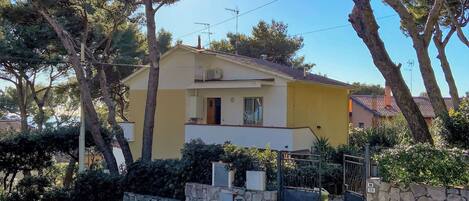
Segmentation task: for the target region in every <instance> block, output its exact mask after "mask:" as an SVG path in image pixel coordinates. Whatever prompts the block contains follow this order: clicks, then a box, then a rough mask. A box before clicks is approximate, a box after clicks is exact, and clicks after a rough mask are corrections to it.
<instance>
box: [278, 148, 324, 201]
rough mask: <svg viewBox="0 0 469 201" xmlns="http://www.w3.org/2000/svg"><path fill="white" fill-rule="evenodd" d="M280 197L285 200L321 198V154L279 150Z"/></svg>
mask: <svg viewBox="0 0 469 201" xmlns="http://www.w3.org/2000/svg"><path fill="white" fill-rule="evenodd" d="M277 163H278V164H277V166H278V171H277V173H278V175H277V177H278V184H279V185H278V187H279V189H278V192H279V196H278V197H279V198H280V199H281V200H285V201H306V200H311V201H316V200H320V198H321V189H322V185H321V174H320V173H321V172H322V170H321V168H322V165H321V155H320V154H310V153H304V154H303V153H285V152H279V154H278V160H277Z"/></svg>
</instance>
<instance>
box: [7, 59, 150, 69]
mask: <svg viewBox="0 0 469 201" xmlns="http://www.w3.org/2000/svg"><path fill="white" fill-rule="evenodd" d="M0 59H9V60H15V61H25V62H40V63H41V64H70V62H68V61H64V60H50V61H48V60H44V59H35V58H26V57H4V56H0ZM86 63H88V64H94V65H103V66H118V67H136V68H149V67H150V66H149V65H139V64H115V63H104V62H86Z"/></svg>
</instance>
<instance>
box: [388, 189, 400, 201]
mask: <svg viewBox="0 0 469 201" xmlns="http://www.w3.org/2000/svg"><path fill="white" fill-rule="evenodd" d="M399 193H400V189H399V188H394V187H392V188H391V192H390V193H389V196H390V197H391V201H399V200H400V197H401V196H400V195H399Z"/></svg>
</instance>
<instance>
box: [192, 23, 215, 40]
mask: <svg viewBox="0 0 469 201" xmlns="http://www.w3.org/2000/svg"><path fill="white" fill-rule="evenodd" d="M195 24H198V25H202V26H204V27H205V29H206V30H207V31H204V32H202V33H205V34H207V36H208V44H209V45H210V44H211V43H212V40H211V39H210V35H212V34H213V33H212V32H210V24H209V23H205V22H195Z"/></svg>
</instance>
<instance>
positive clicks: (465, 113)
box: [440, 99, 469, 149]
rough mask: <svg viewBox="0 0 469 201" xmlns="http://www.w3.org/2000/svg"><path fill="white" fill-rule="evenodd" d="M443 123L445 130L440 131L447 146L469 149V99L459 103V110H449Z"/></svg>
mask: <svg viewBox="0 0 469 201" xmlns="http://www.w3.org/2000/svg"><path fill="white" fill-rule="evenodd" d="M443 121H444V125H445V127H446V129H440V131H441V132H442V136H443V138H444V139H445V141H446V142H447V143H448V145H450V146H452V147H459V148H462V149H469V99H464V100H463V101H461V104H460V105H459V109H458V110H456V111H454V110H451V111H450V112H449V117H448V118H445V119H444V120H443Z"/></svg>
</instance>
